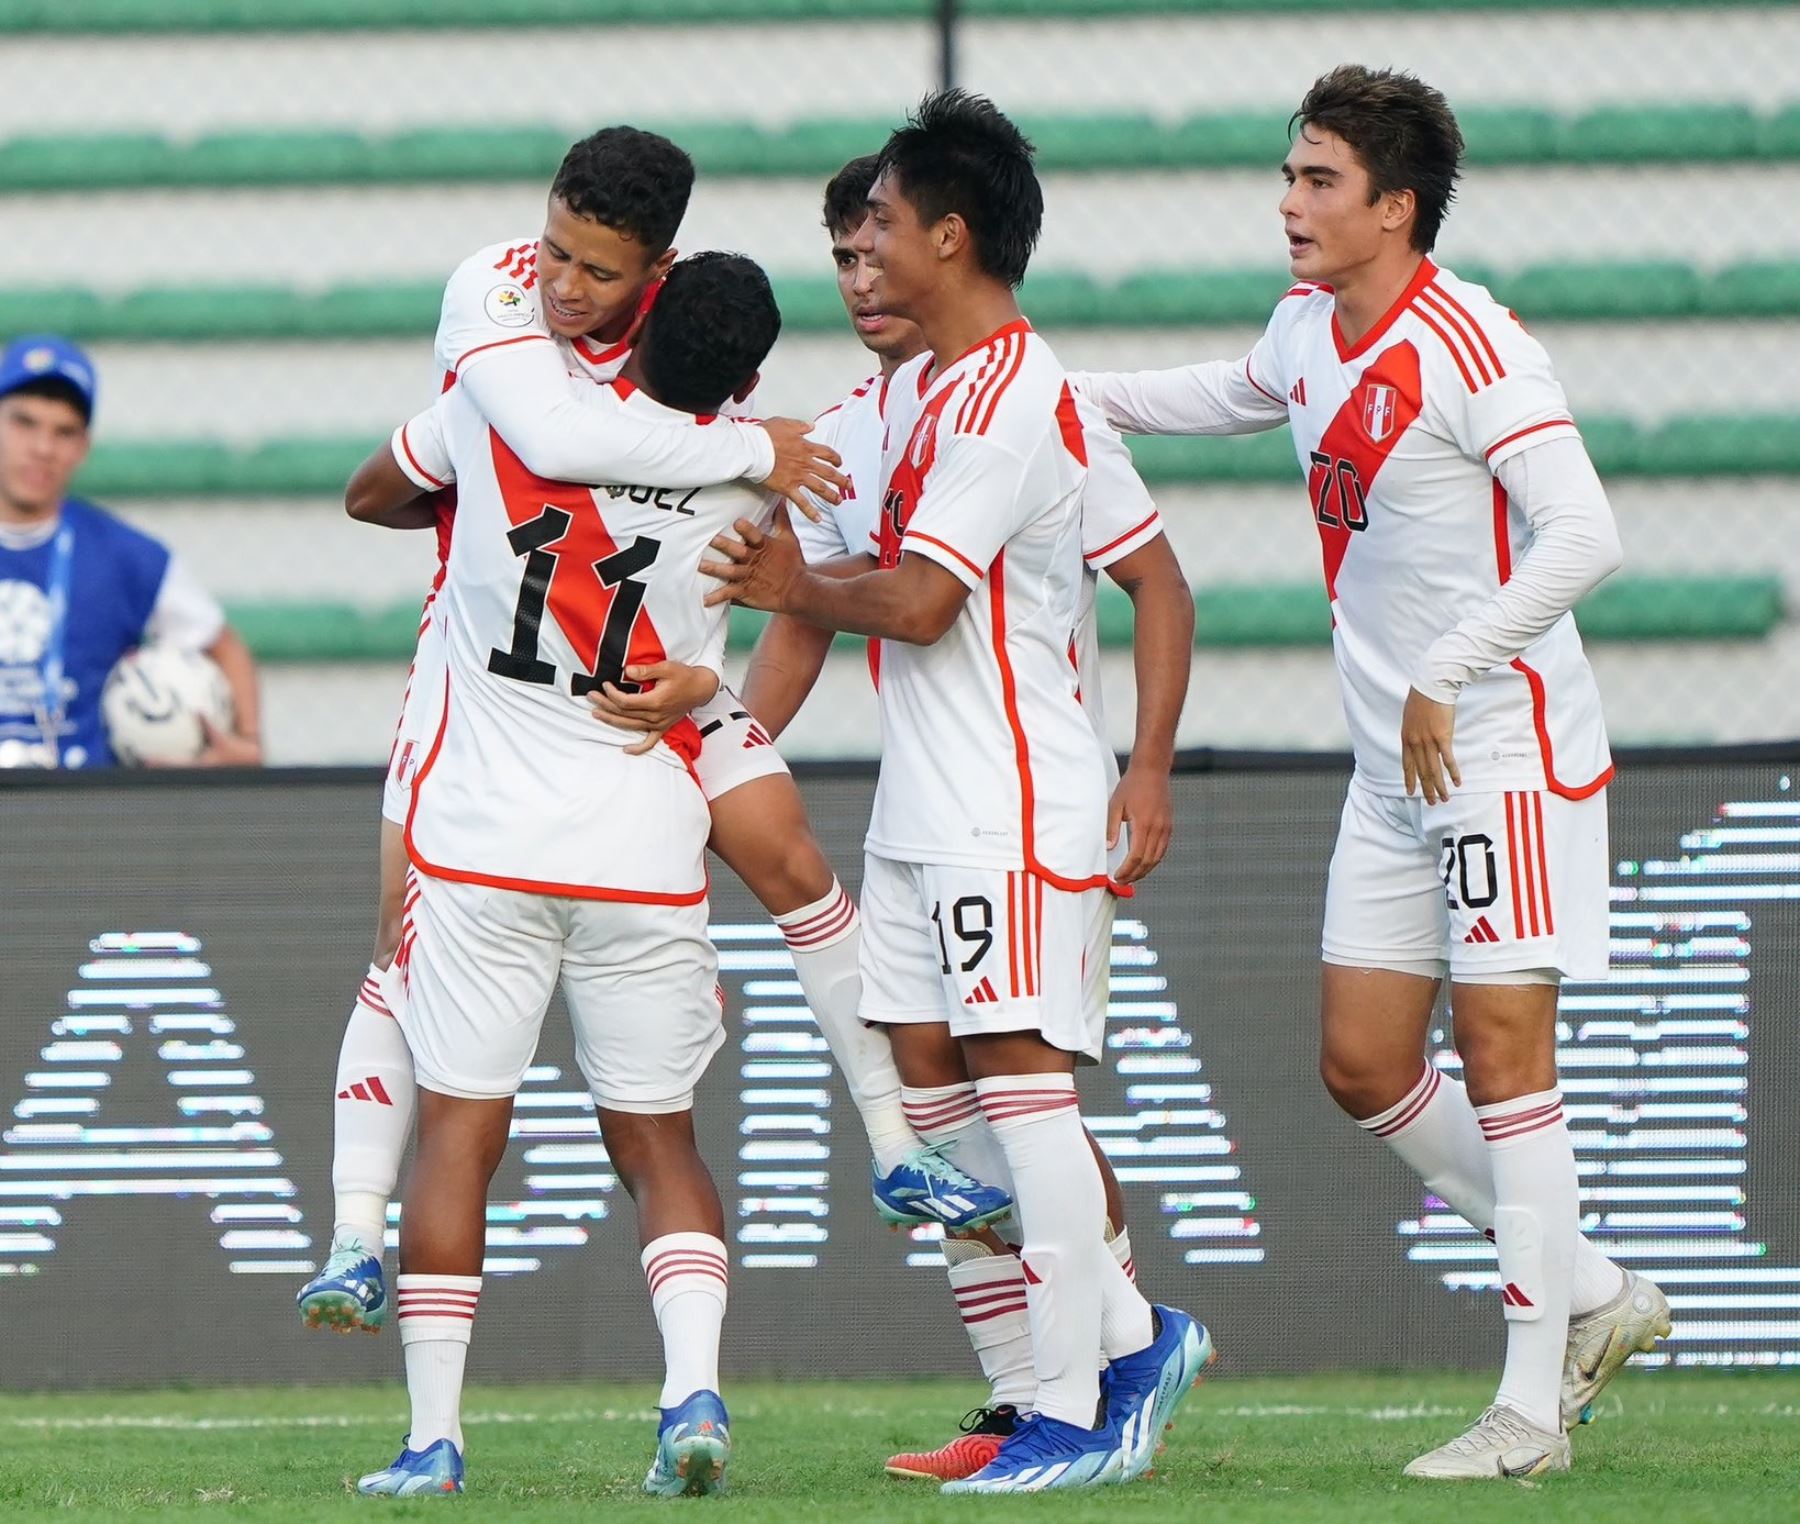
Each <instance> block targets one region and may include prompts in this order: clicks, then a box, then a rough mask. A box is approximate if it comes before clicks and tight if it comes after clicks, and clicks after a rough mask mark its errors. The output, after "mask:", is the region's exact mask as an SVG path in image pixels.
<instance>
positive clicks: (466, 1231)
mask: <svg viewBox="0 0 1800 1524" xmlns="http://www.w3.org/2000/svg"><path fill="white" fill-rule="evenodd" d="M408 894H409V899H410V901H411V903H410V904H409V907H408V911H407V917H406V931H405V935H404V937H403V939H402V942H401V946H400V950H399V953H398V956H397V958H396V960H395V968H396V970H397V972H398V975H399V979H400V982H401V984H402V987H403V990H404V997H403V1000H402V1005H401V1011H402V1017H401V1019H402V1021H403V1022H404V1023H405V1030H406V1037H407V1041H408V1043H409V1044H410V1046H411V1048H412V1052H413V1056H414V1061H415V1065H416V1069H417V1074H418V1082H419V1088H420V1097H421V1100H420V1108H419V1138H418V1148H417V1152H416V1155H415V1158H414V1162H413V1169H412V1174H411V1177H410V1178H409V1179H408V1181H407V1190H406V1210H405V1212H404V1214H403V1216H402V1218H401V1225H400V1274H399V1276H398V1278H397V1280H396V1283H395V1288H396V1300H397V1302H398V1304H399V1318H400V1342H401V1346H402V1348H403V1350H404V1352H405V1356H406V1384H407V1392H408V1395H409V1397H410V1399H411V1403H412V1421H411V1425H410V1427H409V1429H408V1435H407V1442H406V1445H405V1447H404V1448H403V1449H402V1451H401V1454H400V1456H399V1458H398V1459H397V1460H395V1461H394V1463H393V1464H392V1465H390V1466H388V1467H386V1468H384V1469H383V1470H381V1471H377V1472H374V1473H371V1474H370V1475H369V1476H365V1477H364V1478H363V1479H362V1480H361V1481H360V1482H359V1483H358V1484H357V1486H358V1490H359V1491H361V1492H364V1493H386V1494H399V1495H412V1494H415V1493H423V1492H432V1493H435V1492H445V1491H460V1490H461V1486H462V1450H463V1443H462V1424H461V1401H462V1376H463V1364H464V1360H465V1358H466V1356H467V1354H468V1346H469V1339H470V1335H471V1333H472V1331H473V1329H474V1321H475V1312H476V1308H477V1305H478V1303H479V1300H480V1295H481V1267H482V1258H483V1251H484V1247H485V1242H486V1233H487V1224H486V1219H487V1191H488V1185H489V1182H490V1181H491V1180H492V1178H493V1173H494V1170H495V1168H496V1167H497V1166H498V1164H499V1162H500V1158H501V1155H502V1154H503V1153H504V1152H505V1150H506V1139H507V1132H508V1123H509V1121H510V1119H511V1116H512V1098H513V1094H514V1092H515V1091H516V1090H517V1089H518V1085H519V1081H520V1080H521V1079H522V1078H523V1077H524V1074H525V1069H526V1066H527V1065H528V1064H529V1063H530V1062H531V1056H532V1054H533V1052H535V1050H536V1048H537V1040H538V1034H539V1031H540V1030H541V1028H542V1025H543V1017H544V1010H545V1008H546V1007H547V1006H548V1004H549V1000H550V991H551V987H552V984H553V982H554V980H555V977H556V967H557V960H558V957H559V956H560V951H561V944H560V939H559V926H558V923H557V920H556V904H557V902H556V901H553V900H549V899H546V898H545V897H543V896H540V895H529V894H518V893H514V892H511V891H508V890H500V889H486V888H482V887H480V886H477V885H471V884H458V883H452V882H450V881H448V880H442V879H431V878H422V877H415V878H414V879H413V880H412V882H411V884H410V885H409V889H408Z"/></svg>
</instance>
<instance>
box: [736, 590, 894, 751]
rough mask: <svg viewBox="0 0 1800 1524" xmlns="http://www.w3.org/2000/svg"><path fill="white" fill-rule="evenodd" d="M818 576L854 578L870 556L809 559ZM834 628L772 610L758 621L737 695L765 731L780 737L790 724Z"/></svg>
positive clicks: (818, 669)
mask: <svg viewBox="0 0 1800 1524" xmlns="http://www.w3.org/2000/svg"><path fill="white" fill-rule="evenodd" d="M812 564H813V569H814V570H815V571H817V572H818V573H819V574H820V575H822V576H834V577H854V576H860V575H862V574H864V573H866V572H871V571H873V570H874V569H875V558H874V557H873V556H839V557H836V558H834V559H832V560H829V561H824V562H817V563H812ZM833 634H834V632H833V631H831V630H828V629H826V628H824V627H823V626H822V625H816V624H808V623H807V622H806V621H805V620H804V619H800V618H797V617H796V616H794V615H792V614H776V615H774V616H773V617H772V618H771V619H770V620H769V622H768V623H767V624H766V625H764V626H763V630H762V634H760V635H759V636H757V638H756V649H755V650H753V651H752V652H751V653H750V669H749V671H748V672H746V673H745V674H744V686H743V691H742V693H741V695H740V697H742V699H743V701H744V707H745V708H746V709H748V710H749V711H750V713H751V714H752V715H754V716H755V717H756V722H757V724H759V725H761V726H762V728H763V729H764V730H766V731H768V733H769V735H770V736H771V737H774V738H779V736H780V735H781V733H782V731H784V730H786V729H787V728H788V726H789V725H790V724H792V723H793V719H794V716H795V715H796V714H798V713H799V712H800V706H801V705H802V704H804V703H805V702H806V700H807V697H808V695H810V694H811V693H812V691H813V688H814V686H815V685H816V684H817V683H818V681H819V674H820V673H821V672H822V671H824V670H825V658H826V657H827V656H829V655H830V654H831V642H832V638H833Z"/></svg>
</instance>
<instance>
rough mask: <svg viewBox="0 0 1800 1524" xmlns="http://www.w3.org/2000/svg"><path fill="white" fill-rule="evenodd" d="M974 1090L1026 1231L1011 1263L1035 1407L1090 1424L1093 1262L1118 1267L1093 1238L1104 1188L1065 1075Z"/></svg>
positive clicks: (1096, 1387)
mask: <svg viewBox="0 0 1800 1524" xmlns="http://www.w3.org/2000/svg"><path fill="white" fill-rule="evenodd" d="M975 1088H976V1092H977V1093H978V1094H979V1096H980V1098H981V1109H982V1111H983V1113H984V1114H985V1115H986V1117H987V1120H988V1125H989V1126H990V1127H991V1128H993V1131H994V1136H995V1138H997V1139H998V1140H999V1143H1000V1147H1001V1148H1002V1149H1003V1150H1004V1151H1005V1154H1006V1163H1007V1167H1008V1169H1009V1170H1010V1172H1011V1175H1012V1181H1013V1198H1014V1200H1015V1201H1017V1202H1018V1204H1019V1219H1020V1226H1021V1227H1022V1228H1023V1230H1024V1234H1025V1242H1024V1244H1023V1246H1022V1247H1021V1249H1020V1253H1019V1263H1020V1267H1021V1269H1022V1270H1023V1272H1024V1276H1025V1289H1026V1300H1027V1304H1028V1307H1029V1310H1030V1315H1031V1348H1032V1359H1033V1363H1034V1364H1035V1365H1036V1367H1037V1373H1038V1389H1037V1411H1038V1412H1039V1413H1041V1414H1043V1415H1044V1416H1045V1417H1047V1418H1055V1419H1060V1420H1061V1421H1062V1422H1064V1423H1072V1424H1075V1425H1077V1426H1079V1427H1080V1428H1083V1429H1091V1428H1092V1427H1093V1426H1094V1418H1095V1407H1096V1405H1097V1404H1098V1402H1099V1400H1100V1298H1101V1287H1102V1284H1103V1282H1102V1267H1103V1266H1104V1268H1105V1269H1107V1270H1111V1271H1113V1272H1114V1273H1115V1274H1117V1272H1118V1266H1117V1265H1115V1264H1114V1263H1113V1260H1112V1257H1111V1255H1109V1254H1108V1253H1107V1252H1106V1246H1105V1245H1104V1244H1103V1243H1102V1242H1101V1225H1102V1224H1103V1223H1104V1222H1105V1220H1106V1192H1105V1189H1104V1187H1103V1186H1102V1185H1101V1183H1100V1167H1099V1165H1097V1164H1096V1163H1095V1162H1094V1156H1093V1153H1092V1152H1091V1151H1090V1150H1089V1148H1088V1141H1087V1134H1086V1133H1085V1132H1083V1131H1082V1129H1081V1112H1080V1110H1079V1109H1078V1108H1077V1106H1076V1103H1075V1081H1074V1078H1073V1077H1072V1076H1070V1075H1067V1074H1007V1075H998V1076H994V1077H991V1078H988V1079H982V1080H977V1081H976V1082H975ZM1121 1278H1122V1277H1121Z"/></svg>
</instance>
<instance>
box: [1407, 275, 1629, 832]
mask: <svg viewBox="0 0 1800 1524" xmlns="http://www.w3.org/2000/svg"><path fill="white" fill-rule="evenodd" d="M1476 311H1477V314H1478V316H1477V317H1476V318H1475V319H1473V320H1472V321H1474V322H1475V323H1476V326H1477V331H1478V333H1479V334H1480V336H1481V339H1482V342H1483V345H1484V346H1487V347H1491V348H1493V349H1496V350H1497V351H1498V353H1497V355H1496V357H1495V358H1496V362H1497V368H1498V370H1499V371H1500V374H1499V375H1497V376H1496V377H1495V379H1494V380H1493V381H1492V382H1491V383H1490V384H1488V385H1485V386H1478V387H1475V388H1473V389H1471V388H1470V387H1469V386H1468V385H1467V384H1466V383H1463V384H1458V383H1459V381H1460V380H1461V378H1460V377H1457V378H1451V377H1449V376H1444V377H1443V378H1442V380H1443V382H1444V384H1443V385H1441V386H1440V385H1433V384H1432V383H1433V380H1434V378H1433V377H1432V376H1429V375H1428V376H1427V377H1426V400H1427V403H1428V405H1429V406H1431V407H1432V409H1433V412H1434V422H1435V423H1436V424H1437V426H1438V427H1439V428H1441V429H1442V430H1443V431H1444V433H1445V434H1447V435H1448V437H1450V438H1451V439H1454V440H1455V441H1456V443H1457V444H1458V445H1459V446H1460V447H1461V448H1462V450H1463V451H1464V452H1465V453H1466V454H1467V455H1468V457H1469V458H1470V459H1471V460H1477V461H1481V462H1483V463H1484V464H1485V465H1486V466H1487V468H1488V470H1489V471H1490V472H1492V473H1493V476H1494V479H1495V481H1497V482H1498V483H1499V485H1500V487H1501V488H1502V489H1503V490H1504V491H1505V493H1506V496H1507V498H1508V500H1509V501H1510V502H1511V503H1512V504H1514V505H1516V506H1517V507H1518V508H1519V510H1520V511H1521V512H1522V513H1523V514H1524V516H1525V519H1526V522H1527V523H1528V525H1529V526H1530V530H1531V538H1530V540H1529V542H1528V543H1527V545H1526V547H1525V549H1524V552H1523V553H1522V554H1521V555H1520V556H1519V558H1518V560H1517V561H1516V562H1515V563H1514V565H1513V567H1512V574H1511V576H1510V577H1506V578H1505V579H1504V580H1503V581H1502V582H1501V584H1500V586H1499V588H1498V589H1496V591H1495V592H1494V593H1493V594H1492V596H1490V597H1488V598H1487V599H1485V600H1484V601H1483V602H1482V603H1481V605H1480V606H1479V607H1477V608H1476V609H1474V610H1473V611H1472V612H1470V613H1469V614H1467V615H1466V616H1465V617H1464V618H1462V619H1461V620H1459V621H1458V622H1457V623H1456V625H1455V626H1454V627H1453V628H1451V629H1449V630H1446V631H1444V633H1443V634H1442V635H1441V636H1439V637H1438V639H1437V640H1435V641H1433V642H1432V644H1431V646H1430V647H1429V648H1428V649H1427V650H1426V652H1425V655H1424V657H1423V659H1422V660H1421V662H1420V664H1419V668H1418V670H1417V671H1415V672H1414V673H1413V675H1412V690H1411V691H1410V692H1409V693H1408V694H1407V696H1406V707H1405V709H1404V710H1403V711H1402V714H1401V721H1400V756H1401V767H1402V772H1403V775H1404V778H1405V782H1406V788H1407V792H1408V793H1411V792H1412V790H1413V787H1414V785H1415V783H1416V784H1417V785H1418V787H1419V789H1420V792H1421V793H1422V794H1423V795H1424V797H1425V800H1426V802H1427V803H1431V802H1435V801H1437V800H1442V799H1447V798H1448V797H1449V794H1450V788H1451V787H1452V786H1458V787H1460V786H1461V784H1462V774H1461V772H1460V770H1459V769H1458V768H1457V765H1456V754H1455V751H1454V749H1453V746H1452V741H1453V738H1454V735H1455V728H1456V700H1457V697H1458V695H1459V694H1460V693H1461V692H1462V690H1463V689H1464V688H1466V687H1467V686H1468V685H1469V684H1470V683H1472V682H1474V681H1475V680H1476V679H1477V678H1479V677H1481V676H1482V675H1483V674H1485V673H1487V672H1489V671H1491V670H1492V669H1493V668H1495V667H1497V666H1499V665H1501V664H1502V663H1503V662H1509V661H1512V660H1513V659H1514V658H1515V657H1517V656H1519V655H1520V654H1522V653H1523V652H1524V650H1525V648H1526V647H1527V646H1529V645H1531V643H1532V642H1533V641H1535V640H1537V639H1538V638H1539V637H1540V636H1542V635H1543V634H1544V633H1545V632H1546V631H1547V630H1548V629H1549V628H1550V627H1551V626H1552V625H1553V624H1555V623H1556V622H1557V620H1559V619H1561V618H1562V617H1563V615H1565V614H1567V613H1568V612H1569V611H1570V610H1571V609H1573V608H1574V607H1575V605H1576V604H1577V603H1578V602H1579V601H1580V600H1581V599H1582V598H1584V597H1585V596H1586V595H1587V594H1588V593H1590V592H1592V591H1593V590H1594V588H1596V587H1597V586H1599V585H1600V583H1601V582H1602V581H1604V580H1605V579H1606V578H1607V577H1608V576H1610V575H1611V574H1612V573H1613V572H1614V571H1616V570H1618V568H1619V566H1620V565H1621V564H1622V563H1623V561H1624V551H1623V549H1622V548H1621V547H1620V544H1619V530H1618V526H1617V524H1615V523H1614V521H1613V514H1612V506H1611V504H1609V503H1608V502H1607V500H1606V489H1605V488H1604V487H1603V486H1602V485H1601V483H1600V477H1599V473H1598V472H1596V471H1595V470H1594V463H1593V462H1592V461H1591V460H1590V459H1589V458H1588V453H1587V447H1586V445H1584V444H1583V443H1582V440H1581V434H1580V432H1579V430H1577V428H1576V426H1575V420H1574V418H1573V416H1572V415H1571V414H1570V411H1569V399H1568V397H1567V396H1566V395H1564V393H1563V389H1562V386H1561V384H1560V383H1559V382H1558V381H1557V379H1556V376H1555V373H1554V371H1553V370H1552V368H1551V365H1550V357H1549V356H1548V355H1547V354H1546V353H1545V352H1544V347H1543V345H1541V344H1539V343H1538V342H1537V340H1536V339H1534V338H1532V337H1531V335H1529V334H1528V333H1526V332H1525V330H1524V328H1523V327H1521V326H1520V325H1519V322H1518V320H1517V319H1516V318H1514V317H1513V316H1512V315H1511V314H1510V313H1502V312H1500V311H1498V310H1497V309H1493V310H1487V311H1484V310H1482V309H1481V308H1477V309H1476Z"/></svg>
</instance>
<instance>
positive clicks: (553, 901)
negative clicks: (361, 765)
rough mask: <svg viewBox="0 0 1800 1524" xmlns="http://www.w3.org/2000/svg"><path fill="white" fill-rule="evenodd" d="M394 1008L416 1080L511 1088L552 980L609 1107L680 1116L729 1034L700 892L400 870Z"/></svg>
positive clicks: (459, 1091) (601, 1100)
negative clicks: (686, 900) (464, 879)
mask: <svg viewBox="0 0 1800 1524" xmlns="http://www.w3.org/2000/svg"><path fill="white" fill-rule="evenodd" d="M405 906H406V909H405V917H404V922H403V926H402V930H401V934H400V953H399V956H398V958H397V959H396V960H395V964H396V967H397V968H398V969H399V972H400V1004H399V1006H398V1007H397V1012H398V1014H399V1017H400V1025H401V1029H402V1030H403V1031H404V1032H405V1033H406V1041H407V1046H408V1047H410V1048H411V1049H412V1055H413V1066H414V1068H415V1070H416V1071H417V1073H418V1077H419V1083H420V1084H421V1085H423V1086H425V1087H426V1088H427V1089H428V1090H437V1091H441V1092H443V1093H444V1094H446V1095H454V1096H461V1097H463V1098H465V1099H469V1100H487V1099H497V1098H499V1097H501V1096H507V1095H511V1094H513V1093H514V1092H515V1091H516V1090H517V1089H518V1088H519V1082H520V1081H521V1080H522V1079H523V1078H524V1077H525V1070H526V1068H527V1066H528V1065H529V1064H530V1063H531V1058H532V1055H533V1054H534V1053H535V1052H536V1051H537V1044H538V1034H539V1032H540V1031H541V1030H542V1028H543V1024H544V1012H545V1011H546V1010H547V1009H548V1007H549V1004H550V996H551V993H552V991H553V990H554V989H555V988H556V985H557V982H558V980H559V979H560V981H561V984H562V991H563V997H564V999H566V1000H567V1001H568V1005H569V1020H570V1023H571V1024H572V1026H573V1027H574V1031H575V1056H576V1059H577V1061H578V1062H579V1063H580V1065H581V1072H582V1073H583V1074H584V1075H585V1076H586V1077H587V1082H588V1088H589V1090H590V1091H591V1092H592V1093H593V1096H594V1101H595V1103H596V1104H597V1105H599V1106H602V1107H604V1108H605V1109H607V1110H609V1111H639V1112H670V1111H686V1110H688V1109H689V1108H690V1107H692V1106H693V1104H694V1086H695V1085H696V1084H698V1083H699V1080H700V1076H701V1075H702V1074H704V1073H705V1072H706V1066H707V1064H708V1063H709V1062H710V1061H711V1059H712V1056H713V1054H714V1053H716V1052H718V1050H719V1048H720V1046H721V1045H722V1044H723V1043H724V1041H725V1023H724V1013H723V1009H722V1004H721V999H720V995H719V987H718V972H719V959H718V954H717V953H715V952H714V951H713V945H712V943H711V941H709V940H708V938H707V935H706V917H707V906H706V901H704V900H702V901H700V903H698V904H695V905H651V904H642V903H639V902H637V901H633V900H598V899H574V898H560V897H556V896H552V895H546V894H528V893H524V892H522V891H520V890H516V889H493V888H489V887H487V886H485V885H481V884H465V883H460V882H457V881H456V880H453V879H445V878H431V877H427V876H426V875H424V874H421V873H419V872H417V871H416V870H415V871H413V872H410V873H409V874H408V875H407V884H406V901H405Z"/></svg>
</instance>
